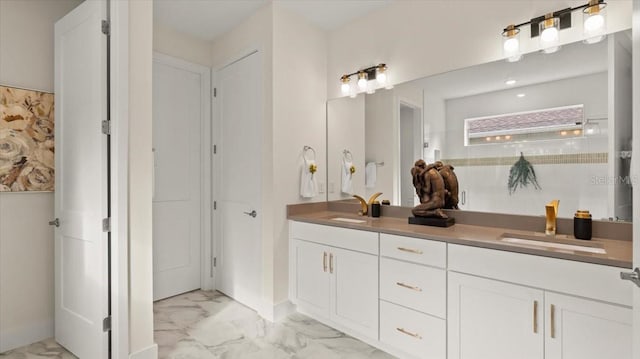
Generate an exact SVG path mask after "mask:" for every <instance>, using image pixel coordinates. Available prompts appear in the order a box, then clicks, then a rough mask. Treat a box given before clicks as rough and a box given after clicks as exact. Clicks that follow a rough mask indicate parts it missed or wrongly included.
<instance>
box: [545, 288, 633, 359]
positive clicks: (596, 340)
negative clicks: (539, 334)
mask: <svg viewBox="0 0 640 359" xmlns="http://www.w3.org/2000/svg"><path fill="white" fill-rule="evenodd" d="M545 306H546V308H545V314H546V318H547V319H546V330H545V358H546V359H574V358H575V359H602V358H615V359H631V355H632V354H631V349H632V327H631V322H632V313H631V309H630V308H628V307H622V306H618V305H613V304H606V303H602V302H596V301H592V300H587V299H581V298H577V297H572V296H567V295H561V294H555V293H545Z"/></svg>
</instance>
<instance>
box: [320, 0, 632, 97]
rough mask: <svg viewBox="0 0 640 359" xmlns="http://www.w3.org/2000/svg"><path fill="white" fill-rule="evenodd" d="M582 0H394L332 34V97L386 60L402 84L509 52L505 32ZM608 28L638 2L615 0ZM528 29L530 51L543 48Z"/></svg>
mask: <svg viewBox="0 0 640 359" xmlns="http://www.w3.org/2000/svg"><path fill="white" fill-rule="evenodd" d="M585 2H586V1H583V0H560V1H548V0H522V1H503V0H488V1H462V0H433V1H395V2H392V3H391V4H390V5H389V6H387V7H385V8H382V9H381V10H378V11H375V12H372V13H370V14H368V15H367V16H364V17H362V18H360V19H357V20H356V21H354V22H352V23H351V24H348V25H346V26H344V27H342V28H339V29H337V30H334V31H332V32H331V33H330V34H329V58H328V69H327V76H328V77H327V90H328V98H334V97H339V96H341V95H340V83H339V78H340V76H341V75H342V74H344V73H350V72H352V71H355V70H357V69H359V68H362V67H366V66H370V65H373V64H377V63H380V62H384V63H386V64H387V65H388V66H389V68H390V81H391V82H392V83H395V84H398V83H402V82H406V81H409V80H414V79H417V78H421V77H424V76H428V75H433V74H437V73H442V72H445V71H450V70H454V69H459V68H463V67H468V66H471V65H475V64H481V63H486V62H490V61H495V60H498V59H501V58H502V47H501V33H502V29H503V28H504V27H506V26H507V25H509V24H510V23H520V22H524V21H527V20H529V19H531V18H533V17H537V16H540V15H543V14H545V13H548V12H550V11H554V10H559V9H564V8H567V7H570V6H578V5H583V4H584V3H585ZM607 11H608V15H607V16H608V25H607V30H608V31H609V32H617V31H620V30H624V29H628V28H630V27H631V1H630V0H616V1H609V2H608V6H607ZM573 23H574V24H577V25H575V26H574V27H572V28H571V29H567V30H562V31H561V32H560V34H561V35H560V37H561V40H562V42H563V43H570V42H574V41H577V40H579V39H581V38H582V25H581V24H582V13H581V12H579V11H576V12H574V13H573ZM528 34H529V30H528V29H526V27H524V28H523V29H522V32H521V40H522V48H523V51H524V52H531V51H535V50H537V49H538V48H539V45H538V42H537V39H534V40H533V41H532V40H531V39H527V36H528Z"/></svg>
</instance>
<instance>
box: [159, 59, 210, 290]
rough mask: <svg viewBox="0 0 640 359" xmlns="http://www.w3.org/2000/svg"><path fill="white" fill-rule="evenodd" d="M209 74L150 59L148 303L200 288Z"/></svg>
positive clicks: (179, 62) (185, 65) (197, 68)
mask: <svg viewBox="0 0 640 359" xmlns="http://www.w3.org/2000/svg"><path fill="white" fill-rule="evenodd" d="M209 84H210V73H209V70H208V69H207V68H205V67H202V66H198V65H195V64H190V63H187V62H185V61H182V60H178V59H174V58H171V57H169V56H166V55H161V54H155V55H154V60H153V155H154V156H153V159H154V164H153V169H154V172H153V179H154V180H153V299H154V300H158V299H162V298H166V297H170V296H174V295H177V294H180V293H184V292H188V291H190V290H194V289H199V288H200V287H201V272H202V269H201V265H200V264H201V256H202V254H203V253H202V252H203V251H202V250H201V238H202V233H203V231H202V227H203V218H202V203H203V198H202V197H203V196H202V192H203V191H202V182H203V179H202V174H203V171H202V167H203V161H202V158H203V154H202V153H201V152H202V146H201V143H202V142H203V140H204V134H205V131H203V128H204V127H205V126H204V124H205V122H206V121H209V119H208V117H209V111H208V108H209V105H210V102H209V92H210V90H209V87H210V86H209Z"/></svg>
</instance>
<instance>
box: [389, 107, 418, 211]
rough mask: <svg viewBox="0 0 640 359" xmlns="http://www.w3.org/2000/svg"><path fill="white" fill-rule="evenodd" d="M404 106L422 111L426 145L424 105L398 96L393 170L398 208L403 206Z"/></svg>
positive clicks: (394, 128)
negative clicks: (401, 177)
mask: <svg viewBox="0 0 640 359" xmlns="http://www.w3.org/2000/svg"><path fill="white" fill-rule="evenodd" d="M402 106H406V107H410V108H411V109H413V110H414V111H416V110H419V111H420V134H421V135H420V138H421V139H422V140H421V142H422V143H424V109H423V107H422V104H418V103H416V102H414V101H412V100H410V99H408V98H406V97H402V96H396V97H395V101H394V108H395V110H394V112H395V113H394V116H395V121H394V123H393V133H394V138H395V144H394V146H393V151H394V154H393V158H394V159H395V161H394V162H395V166H394V168H393V172H394V173H393V181H394V183H393V198H396V199H397V200H396V202H397V203H392V204H393V205H396V206H401V205H402V181H400V176H401V175H402V174H401V173H402V166H401V159H402V145H401V140H402V135H401V131H400V128H401V124H400V121H402V115H401V110H402ZM414 121H415V119H414ZM414 145H415V144H414ZM423 156H424V150H423V151H422V154H421V155H420V157H423Z"/></svg>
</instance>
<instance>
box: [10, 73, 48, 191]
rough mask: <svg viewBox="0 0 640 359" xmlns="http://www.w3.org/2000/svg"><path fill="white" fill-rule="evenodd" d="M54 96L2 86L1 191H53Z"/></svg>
mask: <svg viewBox="0 0 640 359" xmlns="http://www.w3.org/2000/svg"><path fill="white" fill-rule="evenodd" d="M53 125H54V109H53V94H51V93H46V92H39V91H32V90H24V89H18V88H13V87H5V86H0V192H22V191H53V188H54V158H55V156H54V153H55V152H54V138H53V135H54V131H53Z"/></svg>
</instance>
